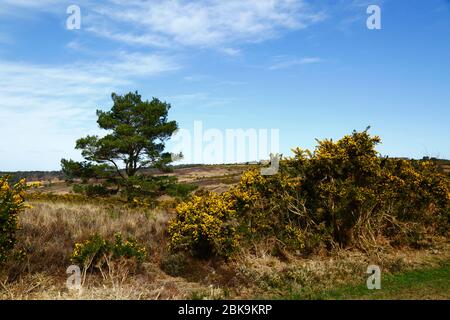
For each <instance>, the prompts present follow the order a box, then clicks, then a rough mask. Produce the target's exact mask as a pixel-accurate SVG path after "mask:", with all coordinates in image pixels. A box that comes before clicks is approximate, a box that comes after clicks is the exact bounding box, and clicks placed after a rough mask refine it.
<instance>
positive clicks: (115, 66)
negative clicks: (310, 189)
mask: <svg viewBox="0 0 450 320" xmlns="http://www.w3.org/2000/svg"><path fill="white" fill-rule="evenodd" d="M70 5H76V6H78V7H79V8H80V17H81V19H80V21H81V25H80V28H79V29H71V28H68V27H67V20H68V19H69V22H73V20H71V17H72V14H73V11H71V10H69V11H68V7H69V6H70ZM369 5H378V6H379V7H380V8H381V16H380V17H381V29H374V30H373V29H372V30H371V29H369V28H368V27H367V19H368V18H369V17H370V15H371V14H370V13H369V14H368V13H367V8H368V6H369ZM69 9H70V8H69ZM69 25H71V24H70V23H69ZM136 90H137V91H138V92H139V93H140V94H141V95H142V96H143V98H144V99H151V98H152V97H157V98H159V99H161V100H164V101H167V102H168V103H170V104H171V105H172V108H171V110H170V113H169V118H170V119H174V120H176V121H177V122H178V123H179V126H180V127H181V128H184V129H186V130H191V131H192V130H193V128H194V123H195V122H196V121H197V122H199V121H201V123H202V126H203V128H204V129H205V130H208V129H214V130H216V131H217V130H218V131H219V132H225V131H226V130H227V129H243V130H247V129H255V130H269V132H270V130H271V129H277V130H278V131H279V152H280V153H282V154H283V155H286V156H289V155H291V151H290V150H291V148H294V147H301V148H313V147H314V146H315V145H316V141H315V139H324V138H333V139H339V138H340V137H342V136H343V135H345V134H348V133H351V132H352V131H353V130H359V131H361V130H364V129H365V128H366V127H367V126H369V125H370V126H371V129H370V132H371V133H372V134H374V135H379V136H380V137H381V138H382V141H383V144H382V145H380V146H379V148H378V149H379V151H380V152H381V154H383V155H389V156H399V157H410V158H422V157H424V156H433V157H440V158H450V142H449V141H450V140H449V136H450V127H449V123H450V1H448V0H427V1H425V0H422V1H419V0H384V1H381V0H379V1H377V0H371V1H364V0H347V1H344V0H323V1H308V0H227V1H222V0H203V1H189V0H161V1H144V0H102V1H92V0H71V1H65V0H40V1H35V0H0V133H1V134H0V171H17V170H58V169H59V168H60V160H61V158H73V159H76V160H80V159H81V156H80V152H79V151H77V150H74V146H75V141H76V140H77V139H78V138H80V137H83V136H85V135H87V134H98V135H102V134H105V133H104V132H102V131H100V130H99V129H98V127H97V123H96V114H95V112H96V110H97V109H101V110H108V109H110V108H111V106H112V102H111V93H112V92H116V93H119V94H124V93H127V92H129V91H136ZM168 147H170V144H169V145H168ZM248 160H253V159H248Z"/></svg>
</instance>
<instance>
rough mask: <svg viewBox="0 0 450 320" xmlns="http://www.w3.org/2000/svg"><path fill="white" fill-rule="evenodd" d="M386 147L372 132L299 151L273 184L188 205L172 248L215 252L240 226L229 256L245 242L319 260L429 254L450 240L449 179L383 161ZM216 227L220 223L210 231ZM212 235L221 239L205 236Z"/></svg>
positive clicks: (259, 179)
mask: <svg viewBox="0 0 450 320" xmlns="http://www.w3.org/2000/svg"><path fill="white" fill-rule="evenodd" d="M380 142H381V140H380V138H379V137H376V136H375V137H373V136H371V135H369V134H368V132H367V130H366V131H364V132H353V133H352V134H351V135H347V136H345V137H344V138H342V139H341V140H339V141H336V142H335V141H333V140H323V141H318V146H317V147H316V149H315V150H314V151H310V150H302V149H299V148H297V149H295V150H293V151H294V156H293V157H292V158H287V159H282V161H280V169H279V172H278V173H277V174H275V175H273V176H261V175H260V174H259V171H257V170H250V171H247V172H245V173H244V174H243V176H242V178H241V181H240V182H239V183H238V184H237V185H236V186H235V187H233V188H232V189H231V190H229V191H228V192H225V193H223V194H220V195H218V194H214V193H208V194H205V195H204V196H203V197H196V198H194V199H193V200H192V201H189V202H186V203H183V204H181V205H180V206H179V207H178V209H177V210H178V215H177V217H176V219H175V220H174V221H173V222H172V225H173V226H176V227H172V228H170V229H169V233H170V234H171V236H172V244H171V245H172V247H178V248H180V247H184V248H186V249H192V248H193V247H194V244H195V247H199V246H207V247H210V246H211V245H210V243H211V242H212V243H214V241H211V238H214V239H216V238H217V239H222V240H221V241H219V242H221V243H222V242H226V241H225V240H224V237H226V236H227V234H230V233H229V231H230V230H228V229H227V228H226V227H227V226H229V225H230V220H232V221H236V222H235V223H234V224H233V229H232V230H233V232H231V234H232V238H231V239H233V240H232V242H233V245H232V246H229V247H228V248H227V250H226V254H225V255H226V256H229V255H231V254H232V251H233V250H234V249H236V248H238V246H239V245H238V242H237V239H239V238H241V240H242V241H241V243H242V244H245V242H246V241H247V242H249V241H258V240H263V239H268V238H273V239H276V242H277V243H279V244H282V246H284V247H285V248H287V249H292V250H296V251H300V252H303V253H311V252H314V251H316V250H318V249H320V248H324V249H331V248H333V247H356V248H360V249H363V250H368V249H373V248H375V247H377V246H379V245H380V244H381V243H385V242H386V240H387V241H388V242H389V243H390V244H391V245H409V246H422V245H426V244H427V243H429V242H430V241H431V239H432V238H433V237H435V236H440V235H448V232H449V214H450V196H449V195H450V182H449V179H448V177H446V176H445V175H443V174H441V173H440V172H439V170H438V168H437V167H436V165H435V164H434V163H433V162H430V161H410V160H400V159H390V158H383V157H381V156H380V154H379V153H378V152H377V151H376V146H377V145H378V144H379V143H380ZM223 212H231V213H232V214H229V215H224V214H223ZM224 217H226V218H224ZM210 220H211V221H214V223H213V224H209V223H205V221H210ZM236 223H237V224H238V225H237V226H236ZM222 229H224V230H225V231H226V232H224V233H221V232H220V230H222ZM227 232H228V233H227ZM210 233H211V234H213V237H211V236H208V237H205V236H204V235H205V234H207V235H209V234H210ZM199 234H202V236H199ZM193 239H195V241H193ZM205 239H207V240H206V241H205ZM230 241H231V240H230ZM221 252H222V253H223V251H221V250H217V249H216V250H210V252H209V253H210V254H219V255H223V254H220V253H221Z"/></svg>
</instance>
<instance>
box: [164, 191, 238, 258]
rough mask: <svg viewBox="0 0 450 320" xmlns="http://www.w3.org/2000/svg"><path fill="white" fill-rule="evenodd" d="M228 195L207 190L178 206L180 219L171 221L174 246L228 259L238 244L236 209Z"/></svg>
mask: <svg viewBox="0 0 450 320" xmlns="http://www.w3.org/2000/svg"><path fill="white" fill-rule="evenodd" d="M233 207H234V202H233V201H232V200H231V199H229V198H228V197H227V196H224V195H218V194H215V193H207V194H206V195H205V196H203V197H200V196H197V195H194V196H193V197H192V199H191V200H190V201H188V202H184V203H181V204H180V205H178V206H177V208H176V211H177V215H176V218H175V219H173V220H171V222H170V223H169V229H168V230H169V234H170V237H171V240H170V248H171V249H172V250H174V251H176V250H188V251H191V252H192V253H193V254H194V255H196V256H198V257H201V258H207V257H210V256H220V257H224V258H228V257H230V256H231V254H232V253H233V252H234V251H235V250H236V249H237V247H238V235H237V230H236V227H237V221H236V211H235V210H234V209H233Z"/></svg>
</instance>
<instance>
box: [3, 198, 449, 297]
mask: <svg viewBox="0 0 450 320" xmlns="http://www.w3.org/2000/svg"><path fill="white" fill-rule="evenodd" d="M31 205H32V206H33V208H32V209H28V210H27V211H26V212H24V213H23V214H22V215H21V217H20V221H21V227H22V228H21V230H20V231H19V232H18V248H20V249H23V250H24V251H25V252H26V257H25V259H24V260H14V259H12V260H11V261H9V262H8V264H7V265H5V266H4V267H3V269H2V270H0V299H183V298H207V299H212V298H213V299H216V298H244V299H247V298H255V297H263V298H274V297H275V298H276V297H283V296H285V295H286V292H291V291H295V292H300V293H301V295H302V297H306V298H307V297H308V296H311V295H313V294H314V293H315V292H317V291H320V290H327V289H330V288H332V287H334V286H337V285H341V284H348V283H364V281H365V279H366V274H365V271H366V268H367V266H368V265H369V264H378V265H380V266H381V267H382V270H383V272H387V273H393V272H400V271H405V270H411V269H414V268H419V267H428V266H434V265H436V264H438V263H439V261H443V260H448V259H450V250H449V244H448V243H441V244H439V245H435V246H434V247H433V248H431V249H427V250H422V251H413V250H410V249H408V250H394V249H391V250H388V251H386V250H385V251H381V252H378V253H377V254H376V255H374V256H370V255H367V254H363V253H361V252H357V251H336V252H332V253H323V254H321V255H318V256H315V257H313V258H311V259H305V258H302V257H300V256H295V255H292V254H289V253H278V254H277V255H276V256H274V254H273V245H272V244H270V243H266V244H259V245H256V246H255V247H254V248H253V249H252V250H250V249H247V250H245V251H243V252H241V253H240V254H239V255H238V256H237V257H236V258H235V260H233V261H230V262H228V263H224V262H223V261H214V260H211V261H199V260H195V259H192V258H186V257H184V258H183V259H179V260H177V259H167V258H168V257H169V258H170V257H173V256H172V255H170V254H169V253H168V252H167V249H166V243H167V239H166V233H165V230H166V224H167V222H168V220H169V219H170V217H171V215H172V213H171V212H168V211H167V210H166V209H156V210H153V209H130V208H125V207H120V206H118V205H113V204H111V205H107V204H100V203H99V204H76V203H62V202H61V203H58V202H34V203H31ZM117 232H121V233H122V234H123V235H124V236H128V235H130V236H133V237H135V238H136V239H137V240H138V241H139V242H140V243H143V244H145V246H146V247H147V250H148V252H149V256H148V258H147V259H146V261H145V262H144V263H143V265H142V266H141V267H140V268H139V269H138V270H137V271H136V272H134V273H131V274H129V273H128V272H129V271H128V270H126V269H124V268H121V267H120V266H117V265H116V266H114V267H111V268H110V270H109V271H110V272H108V273H107V274H106V275H105V276H102V275H101V274H99V273H91V274H88V275H87V277H86V281H85V282H84V285H83V289H82V291H81V292H77V291H69V290H68V289H67V288H66V280H67V277H68V275H67V274H66V269H67V267H68V266H70V265H71V264H72V263H71V261H70V255H71V253H72V250H73V246H74V243H76V242H80V241H83V240H85V239H87V238H88V237H89V236H91V235H92V234H95V233H98V234H100V235H101V236H103V237H107V238H112V237H113V235H114V234H115V233H117ZM167 261H168V262H167ZM162 262H165V263H162ZM163 265H164V267H163V268H161V266H163ZM162 269H164V270H165V271H163V270H162ZM171 270H172V271H176V272H178V273H179V274H175V273H176V272H170V271H171ZM180 270H181V271H180ZM166 272H167V273H166ZM168 273H169V274H172V275H169V274H168Z"/></svg>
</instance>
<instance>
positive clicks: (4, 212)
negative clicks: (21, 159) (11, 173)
mask: <svg viewBox="0 0 450 320" xmlns="http://www.w3.org/2000/svg"><path fill="white" fill-rule="evenodd" d="M26 189H27V185H26V182H25V179H22V180H20V181H19V182H18V183H16V184H15V185H14V186H10V185H9V183H8V177H7V176H6V177H3V178H0V230H1V232H0V263H3V262H5V260H6V258H7V257H8V255H9V254H10V252H11V251H12V249H13V248H14V245H15V244H16V231H17V229H18V227H19V221H18V215H19V213H20V212H21V211H22V210H24V209H25V207H26V206H25V203H24V202H25V200H24V195H25V190H26Z"/></svg>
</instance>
